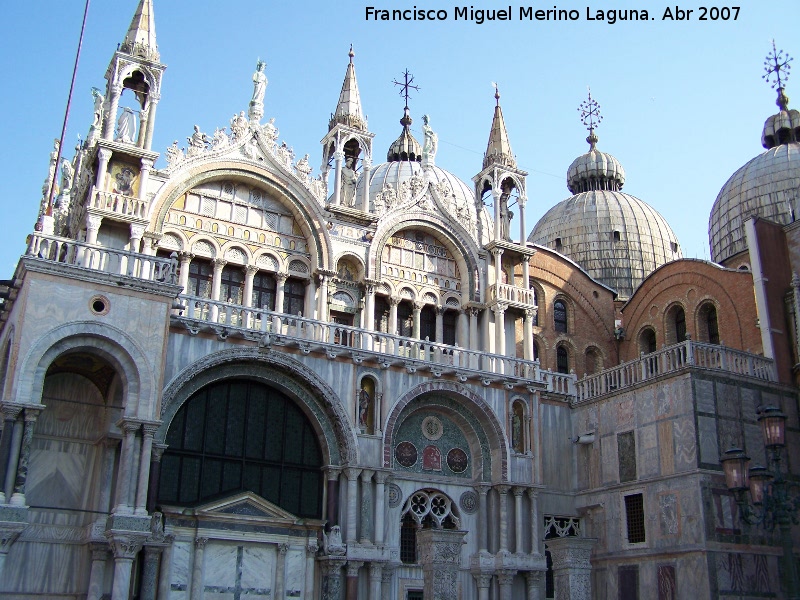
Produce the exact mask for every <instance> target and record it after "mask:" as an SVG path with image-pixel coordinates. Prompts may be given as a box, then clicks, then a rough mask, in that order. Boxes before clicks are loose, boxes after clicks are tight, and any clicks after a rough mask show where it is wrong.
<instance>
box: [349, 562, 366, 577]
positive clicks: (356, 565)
mask: <svg viewBox="0 0 800 600" xmlns="http://www.w3.org/2000/svg"><path fill="white" fill-rule="evenodd" d="M363 566H364V563H363V562H362V561H359V560H348V561H347V576H348V577H358V570H359V569H360V568H361V567H363Z"/></svg>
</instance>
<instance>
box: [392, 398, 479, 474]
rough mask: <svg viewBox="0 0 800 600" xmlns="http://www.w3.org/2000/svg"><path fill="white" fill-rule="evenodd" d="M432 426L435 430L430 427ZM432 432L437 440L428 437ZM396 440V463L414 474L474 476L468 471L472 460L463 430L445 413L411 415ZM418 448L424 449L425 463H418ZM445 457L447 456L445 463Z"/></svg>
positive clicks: (418, 412)
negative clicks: (451, 458) (430, 473)
mask: <svg viewBox="0 0 800 600" xmlns="http://www.w3.org/2000/svg"><path fill="white" fill-rule="evenodd" d="M432 424H433V425H434V427H431V425H432ZM437 429H438V430H437ZM431 432H433V433H434V436H432V437H434V439H431V438H429V437H428V436H429V435H430V433H431ZM395 439H396V440H398V444H397V445H396V446H395V460H396V462H397V463H398V467H400V468H403V469H407V470H410V471H414V472H415V473H422V472H433V473H440V474H442V475H446V476H451V477H468V476H470V475H471V472H470V471H471V470H470V469H469V468H468V466H469V464H470V463H471V460H470V449H469V444H468V443H467V439H466V437H465V436H464V433H463V432H462V431H461V429H460V428H459V427H458V426H457V425H456V424H455V423H453V421H451V420H450V419H448V418H447V417H446V416H444V415H442V414H439V413H437V414H433V413H431V412H430V411H417V412H414V413H411V415H409V416H408V417H407V418H406V419H405V420H404V421H403V422H402V424H401V425H400V428H399V430H398V432H397V435H396V436H395ZM418 448H420V449H422V450H421V454H422V457H421V458H422V460H419V457H418V450H417V449H418ZM412 450H413V453H412ZM453 450H458V452H453ZM459 453H460V454H459ZM451 454H452V456H453V460H452V461H451V460H450V457H451ZM412 455H413V456H412ZM443 456H445V457H447V459H446V460H444V461H443V460H442V457H443ZM412 458H413V460H412ZM454 467H455V468H454ZM458 469H461V470H460V471H459V470H458Z"/></svg>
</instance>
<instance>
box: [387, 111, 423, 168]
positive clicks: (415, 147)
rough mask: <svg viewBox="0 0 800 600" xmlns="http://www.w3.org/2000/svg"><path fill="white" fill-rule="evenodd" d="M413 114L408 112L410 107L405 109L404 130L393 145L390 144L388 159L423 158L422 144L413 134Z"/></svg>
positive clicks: (414, 159) (401, 122)
mask: <svg viewBox="0 0 800 600" xmlns="http://www.w3.org/2000/svg"><path fill="white" fill-rule="evenodd" d="M411 123H413V121H412V119H411V115H409V114H408V107H406V108H405V110H404V111H403V118H402V119H400V124H401V125H402V126H403V131H402V133H401V134H400V137H399V138H397V139H396V140H395V141H394V142H392V145H391V146H389V152H387V153H386V160H387V161H390V162H391V161H395V160H412V161H420V160H422V146H420V144H419V142H418V141H417V140H416V138H414V136H413V135H411V129H410V127H411Z"/></svg>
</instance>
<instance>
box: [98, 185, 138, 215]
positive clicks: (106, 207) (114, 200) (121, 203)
mask: <svg viewBox="0 0 800 600" xmlns="http://www.w3.org/2000/svg"><path fill="white" fill-rule="evenodd" d="M148 204H149V202H148V201H147V200H141V199H139V198H135V197H133V196H126V195H125V194H116V193H113V192H103V191H101V190H94V194H92V199H91V202H90V204H89V206H90V208H93V209H95V210H99V211H102V212H106V213H111V214H113V215H116V216H120V217H130V218H134V219H147V208H148Z"/></svg>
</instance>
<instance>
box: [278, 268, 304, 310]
mask: <svg viewBox="0 0 800 600" xmlns="http://www.w3.org/2000/svg"><path fill="white" fill-rule="evenodd" d="M303 283H304V282H303V280H302V279H296V278H294V277H290V278H289V279H287V280H286V281H285V282H284V283H283V312H284V313H286V314H287V315H300V314H302V313H303V310H304V309H305V306H304V304H305V301H306V286H305V285H303Z"/></svg>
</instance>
